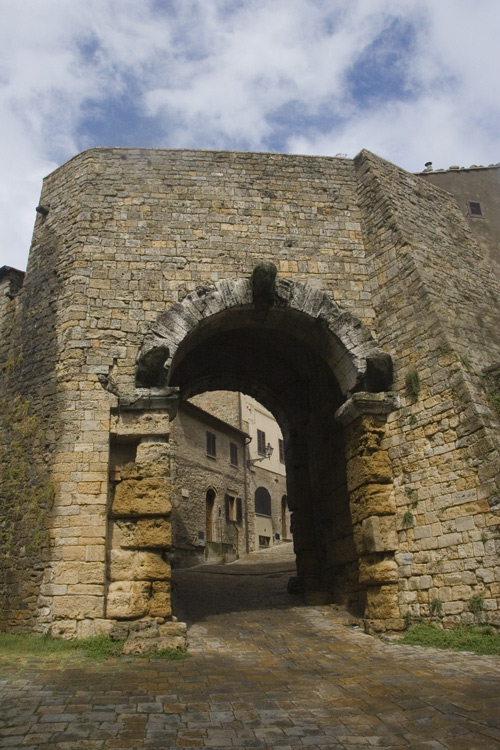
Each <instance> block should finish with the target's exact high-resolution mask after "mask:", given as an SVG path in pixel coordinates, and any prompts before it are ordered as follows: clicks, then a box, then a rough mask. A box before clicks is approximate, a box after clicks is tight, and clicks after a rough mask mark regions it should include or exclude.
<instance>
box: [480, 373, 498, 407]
mask: <svg viewBox="0 0 500 750" xmlns="http://www.w3.org/2000/svg"><path fill="white" fill-rule="evenodd" d="M483 378H484V383H485V388H486V394H487V396H488V401H489V403H490V406H491V408H492V409H493V410H494V411H496V413H497V414H500V365H493V366H492V367H488V368H487V369H486V370H485V371H484V372H483Z"/></svg>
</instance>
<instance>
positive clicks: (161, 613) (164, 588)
mask: <svg viewBox="0 0 500 750" xmlns="http://www.w3.org/2000/svg"><path fill="white" fill-rule="evenodd" d="M149 614H150V615H151V616H152V617H170V616H171V615H172V604H171V599H170V584H169V583H166V582H164V581H155V582H154V583H153V586H152V597H151V602H150V605H149Z"/></svg>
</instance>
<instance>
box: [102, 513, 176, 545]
mask: <svg viewBox="0 0 500 750" xmlns="http://www.w3.org/2000/svg"><path fill="white" fill-rule="evenodd" d="M171 544H172V525H171V523H170V520H169V519H167V518H147V519H139V520H137V521H132V520H127V521H125V520H123V521H121V520H120V521H114V523H113V546H114V547H115V548H116V547H124V548H128V547H134V548H158V549H160V548H161V549H165V548H168V547H170V546H171Z"/></svg>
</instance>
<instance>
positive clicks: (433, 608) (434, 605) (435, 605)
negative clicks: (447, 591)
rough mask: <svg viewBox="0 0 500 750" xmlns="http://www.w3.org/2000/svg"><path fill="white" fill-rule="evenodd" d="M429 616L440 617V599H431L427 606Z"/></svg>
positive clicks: (441, 604)
mask: <svg viewBox="0 0 500 750" xmlns="http://www.w3.org/2000/svg"><path fill="white" fill-rule="evenodd" d="M429 609H430V613H431V615H440V614H441V612H442V611H443V602H442V601H441V599H433V600H432V601H431V603H430V605H429Z"/></svg>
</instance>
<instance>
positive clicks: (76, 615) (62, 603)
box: [52, 593, 104, 620]
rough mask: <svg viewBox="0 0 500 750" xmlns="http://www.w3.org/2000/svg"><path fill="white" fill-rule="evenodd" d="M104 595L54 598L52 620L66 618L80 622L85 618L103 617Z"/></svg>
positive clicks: (75, 595)
mask: <svg viewBox="0 0 500 750" xmlns="http://www.w3.org/2000/svg"><path fill="white" fill-rule="evenodd" d="M103 610H104V593H103V596H89V595H87V594H82V595H81V596H78V595H77V594H74V595H65V596H55V597H54V606H53V610H52V612H53V616H54V619H57V618H58V617H67V618H69V619H72V620H82V619H83V618H85V617H91V618H94V617H99V618H101V617H103V616H104V613H103Z"/></svg>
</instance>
